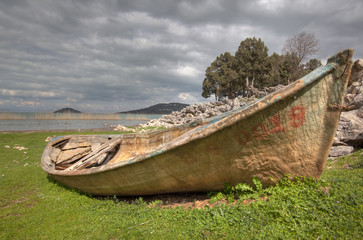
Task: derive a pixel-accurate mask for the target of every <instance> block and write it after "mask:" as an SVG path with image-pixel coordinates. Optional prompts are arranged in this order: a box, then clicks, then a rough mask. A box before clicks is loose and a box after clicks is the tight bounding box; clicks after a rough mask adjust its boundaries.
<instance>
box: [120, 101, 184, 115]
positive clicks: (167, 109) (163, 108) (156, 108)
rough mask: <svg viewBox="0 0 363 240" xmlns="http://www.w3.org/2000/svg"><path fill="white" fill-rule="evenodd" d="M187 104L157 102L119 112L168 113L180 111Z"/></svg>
mask: <svg viewBox="0 0 363 240" xmlns="http://www.w3.org/2000/svg"><path fill="white" fill-rule="evenodd" d="M187 106H189V104H184V103H159V104H156V105H153V106H151V107H147V108H142V109H137V110H131V111H127V112H120V113H139V114H169V113H171V112H172V111H180V110H182V109H183V108H185V107H187Z"/></svg>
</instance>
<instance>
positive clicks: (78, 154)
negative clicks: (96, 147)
mask: <svg viewBox="0 0 363 240" xmlns="http://www.w3.org/2000/svg"><path fill="white" fill-rule="evenodd" d="M90 151H91V147H79V148H74V149H69V150H61V152H60V154H59V157H58V159H57V161H56V162H55V163H56V164H62V163H71V162H74V161H76V160H78V159H81V158H82V157H84V156H87V155H88V154H89V152H90Z"/></svg>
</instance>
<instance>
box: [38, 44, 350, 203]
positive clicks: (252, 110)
mask: <svg viewBox="0 0 363 240" xmlns="http://www.w3.org/2000/svg"><path fill="white" fill-rule="evenodd" d="M352 54H353V51H352V50H345V51H342V52H340V53H338V54H337V55H336V56H334V57H332V58H331V59H330V60H329V62H328V64H327V65H326V66H325V67H322V68H319V69H317V70H315V71H313V72H312V73H311V74H309V75H307V76H305V77H304V78H302V79H300V80H298V81H296V82H294V83H293V84H291V85H289V86H287V87H286V88H284V89H281V90H279V91H277V92H275V93H272V94H270V95H268V96H267V97H265V98H263V99H261V100H259V101H258V102H257V103H255V104H253V105H251V106H248V107H245V108H241V109H237V110H234V111H231V112H228V113H226V114H223V115H221V116H218V117H215V118H213V119H209V120H207V121H205V122H203V123H200V124H199V125H197V126H195V127H193V126H190V125H189V126H183V127H179V128H178V131H181V132H180V134H179V135H177V136H176V137H174V138H170V141H166V142H164V143H162V144H159V145H157V147H156V149H154V150H152V149H151V150H150V151H146V152H145V153H143V154H140V155H138V156H135V157H131V158H128V159H125V160H123V161H119V162H117V161H116V163H114V164H110V165H104V166H101V167H97V168H90V169H84V170H75V171H59V170H55V169H54V168H52V166H51V164H50V161H51V159H50V157H49V156H50V155H51V154H50V153H51V152H52V143H49V144H48V146H47V147H46V149H45V151H44V153H43V157H42V167H43V169H44V170H45V171H46V172H47V173H48V174H49V175H50V176H51V177H52V178H54V179H55V180H57V181H59V182H62V183H63V184H65V185H67V186H69V187H72V188H77V189H79V190H81V191H82V192H86V193H91V194H95V195H124V196H126V195H128V196H135V195H150V194H160V193H171V192H193V191H211V190H221V189H223V187H224V184H225V183H227V182H228V183H230V184H231V185H234V184H237V183H240V182H245V183H250V184H252V179H253V177H254V176H256V177H258V178H259V179H260V180H261V181H262V183H263V185H264V186H268V185H270V184H273V183H275V182H276V181H278V180H280V179H281V178H283V177H284V176H285V175H286V174H289V175H290V176H292V177H293V176H303V177H308V176H311V177H314V178H319V177H320V175H321V174H322V172H323V170H324V167H325V164H326V160H327V158H328V154H329V151H330V148H331V145H332V142H333V138H334V135H335V132H336V129H337V125H338V122H339V117H340V110H341V104H342V101H343V97H344V94H345V91H346V86H347V81H348V78H349V74H350V69H351V66H352V60H351V56H352ZM183 128H185V129H184V131H183V130H180V129H183ZM168 131H169V130H164V134H166V133H167V132H168ZM170 131H175V129H174V130H173V129H172V130H170ZM128 135H129V134H128ZM161 135H162V136H163V134H161ZM130 136H131V135H130ZM130 136H126V135H120V136H117V137H118V138H121V144H122V142H125V143H126V142H127V141H126V139H127V138H133V137H137V136H138V135H137V134H135V135H132V136H131V137H130ZM83 137H84V138H85V139H87V138H90V137H89V136H83ZM123 138H125V139H123ZM93 139H94V141H97V137H94V136H93ZM95 139H96V140H95ZM87 141H90V140H87ZM149 142H150V140H148V141H146V142H144V145H145V144H149ZM138 146H139V147H140V148H142V146H143V145H142V144H141V145H138Z"/></svg>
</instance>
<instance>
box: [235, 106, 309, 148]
mask: <svg viewBox="0 0 363 240" xmlns="http://www.w3.org/2000/svg"><path fill="white" fill-rule="evenodd" d="M305 112H306V108H305V107H303V106H294V107H292V108H291V109H290V110H289V112H288V118H289V120H290V121H289V125H290V126H291V127H294V128H297V127H300V126H302V125H303V124H304V123H305ZM286 127H287V126H286V125H285V126H283V124H282V123H281V117H280V115H279V114H276V115H274V116H272V117H270V118H269V119H268V121H266V122H265V123H264V122H261V123H258V124H256V125H254V126H253V127H252V128H251V131H248V130H245V129H243V130H240V131H238V132H236V134H235V139H236V140H237V141H238V143H239V145H241V146H243V145H246V144H247V142H249V141H251V140H252V139H255V140H261V139H264V138H266V137H267V136H268V135H271V134H274V133H279V132H285V131H286Z"/></svg>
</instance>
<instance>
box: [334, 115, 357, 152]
mask: <svg viewBox="0 0 363 240" xmlns="http://www.w3.org/2000/svg"><path fill="white" fill-rule="evenodd" d="M342 143H343V144H347V145H350V146H355V147H362V145H363V118H361V117H359V115H358V110H353V111H349V112H342V114H341V116H340V122H339V125H338V130H337V133H336V135H335V141H334V144H333V145H341V144H342Z"/></svg>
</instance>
